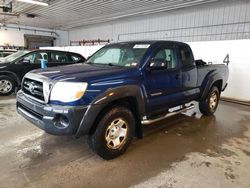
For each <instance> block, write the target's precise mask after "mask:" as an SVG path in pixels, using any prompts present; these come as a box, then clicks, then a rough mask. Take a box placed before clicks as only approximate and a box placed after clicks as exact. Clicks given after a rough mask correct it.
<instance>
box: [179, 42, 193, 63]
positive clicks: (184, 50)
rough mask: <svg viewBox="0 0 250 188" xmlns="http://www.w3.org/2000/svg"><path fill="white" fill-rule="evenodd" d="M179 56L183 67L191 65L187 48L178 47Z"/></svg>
mask: <svg viewBox="0 0 250 188" xmlns="http://www.w3.org/2000/svg"><path fill="white" fill-rule="evenodd" d="M180 56H181V62H182V65H183V67H190V66H192V65H193V62H192V58H191V54H190V51H189V49H188V48H187V47H180Z"/></svg>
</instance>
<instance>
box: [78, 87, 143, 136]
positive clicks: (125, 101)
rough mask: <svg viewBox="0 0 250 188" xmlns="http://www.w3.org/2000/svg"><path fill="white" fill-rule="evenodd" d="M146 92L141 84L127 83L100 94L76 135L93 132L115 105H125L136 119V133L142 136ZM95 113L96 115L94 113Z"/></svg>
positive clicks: (90, 107)
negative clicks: (144, 92)
mask: <svg viewBox="0 0 250 188" xmlns="http://www.w3.org/2000/svg"><path fill="white" fill-rule="evenodd" d="M144 102H145V100H144V94H143V92H142V90H141V88H140V87H139V86H136V85H126V86H121V87H117V88H113V89H109V90H107V91H106V92H104V93H102V94H100V95H99V96H98V97H96V98H95V100H94V101H93V102H92V103H91V105H90V106H89V110H88V112H86V116H85V117H84V118H83V120H82V122H81V124H80V126H79V128H78V130H77V133H76V137H79V136H80V135H82V134H91V133H93V131H95V130H96V126H97V124H98V121H99V120H100V118H101V117H102V116H103V115H104V114H105V113H106V112H107V111H108V110H110V109H111V108H112V107H114V106H119V105H120V106H125V107H127V108H128V109H130V110H131V111H132V113H133V114H134V117H135V120H136V127H135V135H136V136H137V137H138V138H142V125H141V118H142V117H143V115H144V113H145V104H144ZM93 114H95V115H93Z"/></svg>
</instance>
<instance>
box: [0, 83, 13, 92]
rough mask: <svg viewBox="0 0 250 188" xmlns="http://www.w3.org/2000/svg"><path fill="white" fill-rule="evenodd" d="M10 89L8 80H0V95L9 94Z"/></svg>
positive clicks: (10, 85) (10, 84)
mask: <svg viewBox="0 0 250 188" xmlns="http://www.w3.org/2000/svg"><path fill="white" fill-rule="evenodd" d="M12 87H13V86H12V83H11V82H10V81H9V80H0V93H4V94H5V93H9V92H10V91H11V90H12Z"/></svg>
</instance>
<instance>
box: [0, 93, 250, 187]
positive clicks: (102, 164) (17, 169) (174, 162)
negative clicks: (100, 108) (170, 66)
mask: <svg viewBox="0 0 250 188" xmlns="http://www.w3.org/2000/svg"><path fill="white" fill-rule="evenodd" d="M195 111H196V112H197V114H196V115H195V116H190V114H188V115H177V116H175V117H172V118H169V119H167V120H164V121H161V122H158V123H156V124H153V125H150V126H147V127H145V130H144V132H145V135H144V138H143V139H142V140H138V139H134V140H133V142H132V144H131V146H130V147H129V149H128V151H127V152H126V153H125V154H124V155H123V156H121V157H119V158H117V159H114V160H111V161H105V160H103V159H101V158H100V157H98V156H97V155H95V154H94V153H93V152H92V151H91V150H90V149H89V148H88V146H87V144H86V143H85V140H86V138H85V137H83V138H80V139H74V138H73V137H65V136H53V135H48V134H46V133H44V132H43V131H42V130H40V129H38V128H37V127H35V126H33V125H32V124H30V123H29V122H27V121H26V120H25V119H23V118H22V117H21V116H19V115H17V113H16V110H15V98H14V97H1V99H0V143H1V144H0V169H1V170H0V187H1V188H2V187H8V188H9V187H42V188H44V187H53V188H54V187H114V188H117V187H119V188H122V187H130V186H132V187H161V188H182V187H187V188H189V187H190V188H191V187H193V188H195V187H197V188H202V187H204V188H211V187H213V188H217V187H218V188H219V187H227V188H235V187H240V188H249V187H250V170H249V169H250V107H247V106H240V105H236V104H232V103H228V102H221V103H220V105H219V107H218V110H217V112H216V113H215V115H214V116H212V117H202V116H201V114H200V113H199V111H198V110H197V109H196V110H195Z"/></svg>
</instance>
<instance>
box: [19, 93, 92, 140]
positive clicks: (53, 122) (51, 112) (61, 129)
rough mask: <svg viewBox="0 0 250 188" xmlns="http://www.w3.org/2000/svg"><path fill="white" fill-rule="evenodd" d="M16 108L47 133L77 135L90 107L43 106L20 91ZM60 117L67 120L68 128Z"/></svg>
mask: <svg viewBox="0 0 250 188" xmlns="http://www.w3.org/2000/svg"><path fill="white" fill-rule="evenodd" d="M16 108H17V112H18V113H19V114H20V115H22V116H23V117H24V118H25V119H27V120H28V121H30V122H31V123H33V124H34V125H36V126H37V127H39V128H41V129H43V130H44V131H45V132H47V133H50V134H54V135H75V134H76V132H77V130H78V128H79V126H80V124H81V121H82V119H83V117H84V116H85V113H86V111H87V109H88V106H81V107H72V106H58V105H49V104H41V103H39V102H36V101H34V100H32V99H30V98H28V97H26V96H25V95H24V93H23V92H22V91H19V92H18V93H17V104H16ZM60 117H63V119H64V120H67V121H66V122H67V124H66V125H67V126H66V125H65V123H64V124H61V123H60V122H61V119H60ZM64 122H65V121H64ZM62 125H64V126H62Z"/></svg>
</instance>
